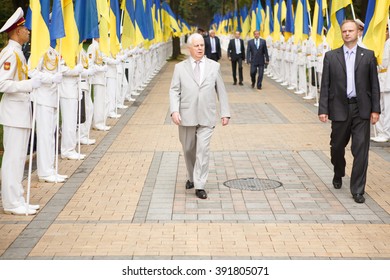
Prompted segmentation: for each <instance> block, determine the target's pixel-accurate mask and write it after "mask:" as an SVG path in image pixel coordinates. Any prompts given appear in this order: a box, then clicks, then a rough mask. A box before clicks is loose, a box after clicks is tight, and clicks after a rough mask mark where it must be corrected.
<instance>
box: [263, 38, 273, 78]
mask: <svg viewBox="0 0 390 280" xmlns="http://www.w3.org/2000/svg"><path fill="white" fill-rule="evenodd" d="M265 41H266V43H267V49H268V57H269V63H268V66H267V69H266V70H265V72H264V74H266V75H267V76H269V77H270V76H271V75H272V70H271V68H272V66H271V64H272V37H271V36H268V37H267V38H266V39H265Z"/></svg>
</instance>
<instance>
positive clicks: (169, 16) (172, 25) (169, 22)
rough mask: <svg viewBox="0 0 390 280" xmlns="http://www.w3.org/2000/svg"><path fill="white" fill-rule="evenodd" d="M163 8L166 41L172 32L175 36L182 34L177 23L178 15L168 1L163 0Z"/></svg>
mask: <svg viewBox="0 0 390 280" xmlns="http://www.w3.org/2000/svg"><path fill="white" fill-rule="evenodd" d="M161 8H162V9H161V15H162V19H163V26H164V29H163V30H164V41H168V40H169V37H171V35H172V34H173V36H178V35H179V34H180V33H179V32H180V27H179V25H178V24H177V20H176V16H175V14H174V12H173V11H172V9H171V7H170V6H169V5H168V3H167V2H163V3H162V6H161Z"/></svg>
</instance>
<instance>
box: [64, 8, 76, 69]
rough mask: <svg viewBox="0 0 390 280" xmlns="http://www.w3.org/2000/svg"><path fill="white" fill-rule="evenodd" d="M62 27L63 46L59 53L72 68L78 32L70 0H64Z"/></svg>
mask: <svg viewBox="0 0 390 280" xmlns="http://www.w3.org/2000/svg"><path fill="white" fill-rule="evenodd" d="M64 28H65V33H66V36H65V37H64V38H63V39H62V44H63V48H62V50H61V55H62V57H63V59H64V60H65V62H66V65H67V66H68V67H70V68H74V67H75V65H76V57H77V54H78V52H79V32H78V29H77V25H76V20H75V16H74V11H73V1H72V0H64Z"/></svg>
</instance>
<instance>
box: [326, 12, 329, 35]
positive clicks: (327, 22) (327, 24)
mask: <svg viewBox="0 0 390 280" xmlns="http://www.w3.org/2000/svg"><path fill="white" fill-rule="evenodd" d="M325 13H326V27H328V29H327V30H328V31H329V12H328V7H326V8H325Z"/></svg>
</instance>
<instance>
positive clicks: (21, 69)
mask: <svg viewBox="0 0 390 280" xmlns="http://www.w3.org/2000/svg"><path fill="white" fill-rule="evenodd" d="M14 54H15V56H16V68H17V69H18V78H19V81H23V80H26V79H27V77H28V67H27V65H26V64H23V62H22V60H21V59H20V57H19V55H18V54H17V52H15V51H14ZM23 74H24V77H23Z"/></svg>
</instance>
